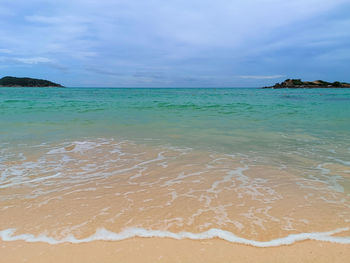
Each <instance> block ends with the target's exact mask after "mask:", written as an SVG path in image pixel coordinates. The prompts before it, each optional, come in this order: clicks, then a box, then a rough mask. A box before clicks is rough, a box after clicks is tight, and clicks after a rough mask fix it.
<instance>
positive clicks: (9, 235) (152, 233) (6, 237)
mask: <svg viewBox="0 0 350 263" xmlns="http://www.w3.org/2000/svg"><path fill="white" fill-rule="evenodd" d="M344 231H349V227H346V228H339V229H336V230H333V231H328V232H315V233H300V234H292V235H289V236H286V237H283V238H277V239H273V240H270V241H255V240H250V239H246V238H242V237H238V236H236V235H235V234H233V233H231V232H228V231H225V230H222V229H216V228H212V229H210V230H208V231H205V232H201V233H191V232H179V233H173V232H169V231H160V230H146V229H143V228H128V229H125V230H124V231H122V232H119V233H115V232H111V231H109V230H106V229H104V228H100V229H98V230H97V231H96V233H95V234H93V235H91V236H90V237H87V238H83V239H77V238H76V237H74V236H73V235H68V236H66V237H64V238H62V239H55V238H53V237H49V236H47V235H43V234H41V235H38V236H34V235H32V234H20V235H14V233H15V229H13V228H12V229H6V230H2V231H0V238H1V239H2V240H3V241H19V240H21V241H26V242H31V243H33V242H44V243H48V244H52V245H53V244H62V243H73V244H79V243H87V242H92V241H120V240H125V239H129V238H133V237H142V238H151V237H158V238H172V239H177V240H181V239H192V240H206V239H213V238H219V239H223V240H226V241H228V242H231V243H238V244H244V245H250V246H254V247H278V246H283V245H290V244H293V243H295V242H299V241H305V240H316V241H324V242H332V243H338V244H350V237H339V236H333V235H334V234H338V233H341V232H344Z"/></svg>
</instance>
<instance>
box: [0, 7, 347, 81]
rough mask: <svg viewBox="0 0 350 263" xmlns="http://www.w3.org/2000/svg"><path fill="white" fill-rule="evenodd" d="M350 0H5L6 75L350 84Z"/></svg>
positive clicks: (0, 49) (0, 41)
mask: <svg viewBox="0 0 350 263" xmlns="http://www.w3.org/2000/svg"><path fill="white" fill-rule="evenodd" d="M349 13H350V0H331V1H330V0H289V1H286V0H244V1H243V0H216V1H208V0H168V1H164V0H59V1H58V0H54V1H53V0H45V1H44V0H1V1H0V77H2V76H7V75H10V76H17V77H24V76H26V77H34V78H43V79H48V80H51V81H55V82H58V83H61V84H63V85H65V86H70V87H259V86H265V85H270V84H274V83H276V82H281V81H283V80H284V79H287V78H301V79H303V80H317V79H322V80H326V81H336V80H339V81H346V82H350V74H349V73H350V16H349Z"/></svg>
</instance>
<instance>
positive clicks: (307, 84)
mask: <svg viewBox="0 0 350 263" xmlns="http://www.w3.org/2000/svg"><path fill="white" fill-rule="evenodd" d="M263 88H264V89H285V88H290V89H296V88H302V89H312V88H350V84H349V83H345V82H339V81H335V82H327V81H323V80H315V81H301V80H300V79H287V80H285V81H283V82H281V83H276V84H275V85H273V86H270V87H263Z"/></svg>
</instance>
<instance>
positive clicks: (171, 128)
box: [0, 88, 350, 246]
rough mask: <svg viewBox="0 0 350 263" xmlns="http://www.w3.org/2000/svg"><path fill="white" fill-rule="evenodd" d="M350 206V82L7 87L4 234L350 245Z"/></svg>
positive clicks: (0, 105) (1, 149)
mask: <svg viewBox="0 0 350 263" xmlns="http://www.w3.org/2000/svg"><path fill="white" fill-rule="evenodd" d="M349 208H350V89H306V90H270V89H219V88H218V89H185V88H184V89H121V88H120V89H119V88H115V89H111V88H47V89H44V88H0V210H1V212H0V239H2V240H15V239H16V238H19V237H20V238H21V239H23V240H27V239H28V240H35V241H40V242H41V241H43V242H53V243H55V242H56V241H57V242H56V243H59V242H65V241H64V240H68V239H69V238H71V237H72V236H70V237H69V235H70V234H72V235H74V236H77V237H79V239H77V240H78V241H79V242H80V241H82V240H83V241H84V240H94V236H92V237H91V238H90V237H89V236H90V235H91V234H92V233H94V232H95V231H100V230H101V229H107V230H108V231H112V232H106V231H105V230H103V231H105V232H103V231H102V234H101V233H100V235H102V236H101V237H100V236H99V238H101V239H103V238H105V236H104V235H105V234H106V233H107V234H106V235H107V236H108V237H110V236H111V235H113V237H114V238H115V240H119V239H120V235H121V238H122V239H123V238H128V237H132V236H140V235H141V236H153V235H154V232H152V231H153V230H157V231H158V230H159V231H160V230H162V231H163V230H167V231H170V232H164V233H162V234H161V236H171V237H174V235H175V234H174V233H178V232H181V231H185V232H186V233H192V234H191V237H192V238H195V239H196V238H197V236H195V235H196V234H198V233H202V234H200V235H199V236H200V237H199V238H202V237H203V236H205V238H213V237H220V238H223V239H226V240H229V241H230V242H236V241H237V238H236V237H244V238H246V240H248V241H244V242H243V243H245V244H252V245H256V246H270V245H273V246H275V245H279V244H284V243H283V242H285V241H284V239H281V240H282V241H281V240H280V239H278V241H274V240H275V239H276V238H285V237H286V239H287V240H289V237H288V235H289V234H299V236H298V238H296V240H304V239H303V238H309V235H308V234H307V235H305V236H304V234H305V233H314V232H316V233H318V232H325V233H324V234H322V233H321V234H320V233H318V234H316V236H317V238H320V240H326V241H330V242H340V243H344V244H349V242H350V238H349V237H344V238H339V239H337V240H335V239H334V237H333V236H332V235H333V234H334V233H338V232H342V231H347V230H349V229H350V226H349V222H350V209H349ZM19 214H23V215H24V217H23V218H24V219H25V221H23V220H22V218H19V217H18V215H19ZM38 215H40V216H38ZM57 215H62V216H59V217H57ZM134 227H137V229H138V230H135V229H134ZM140 227H141V228H142V230H140V229H139V228H140ZM129 228H131V230H130V231H129V230H128V231H129V232H127V234H125V233H126V232H125V233H124V232H122V231H124V230H125V229H129ZM13 229H17V231H18V234H23V235H21V236H16V234H14V233H13ZM99 229H100V230H99ZM339 229H340V230H339ZM135 231H136V232H135ZM140 231H141V232H140ZM206 231H209V232H206ZM213 231H214V232H213ZM220 231H229V232H220ZM329 231H331V232H329ZM56 233H61V234H60V235H58V237H57V236H55V235H56ZM82 233H85V235H82ZM96 233H97V232H96ZM98 233H99V232H98ZM110 233H112V234H110ZM118 233H122V234H120V235H119V234H118ZM140 233H141V234H140ZM157 233H158V232H157ZM227 233H229V234H228V235H229V238H227ZM44 234H45V235H46V236H44ZM32 235H34V236H32ZM186 235H187V234H186ZM188 235H190V234H188ZM35 236H37V237H38V238H36V237H35ZM125 236H126V237H125ZM175 236H176V235H175ZM39 237H40V238H39ZM46 237H48V238H46ZM53 237H55V238H56V239H52V238H53ZM88 237H89V238H88ZM299 237H302V238H301V239H300V238H299ZM42 238H43V239H42ZM50 238H51V239H50ZM84 238H87V239H84ZM176 238H177V236H176ZM181 238H182V237H181ZM48 240H49V241H48ZM50 240H51V241H50ZM52 240H55V241H52ZM77 240H75V241H77ZM108 240H109V239H108ZM238 240H239V241H237V242H242V241H241V239H238ZM254 240H260V241H269V242H267V243H259V242H258V243H256V242H255V241H254ZM75 241H74V242H75ZM78 241H77V242H78ZM83 241H82V242H83ZM270 241H271V242H270ZM84 242H85V241H84ZM247 242H248V243H247ZM286 242H287V241H286ZM288 242H290V240H289V241H288ZM291 242H295V240H294V241H291Z"/></svg>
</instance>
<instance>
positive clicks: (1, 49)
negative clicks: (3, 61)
mask: <svg viewBox="0 0 350 263" xmlns="http://www.w3.org/2000/svg"><path fill="white" fill-rule="evenodd" d="M0 53H2V54H11V53H12V51H11V50H10V49H7V48H0Z"/></svg>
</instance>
